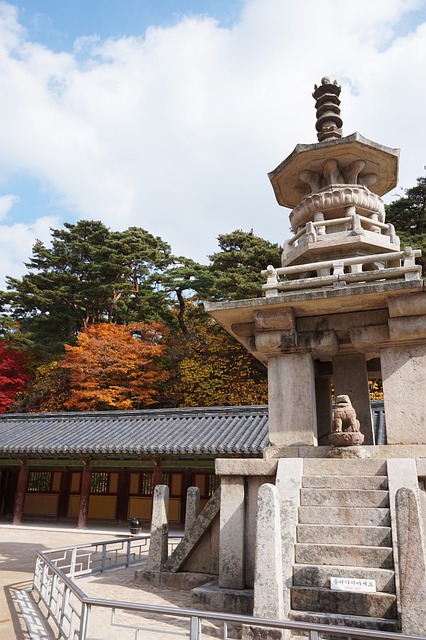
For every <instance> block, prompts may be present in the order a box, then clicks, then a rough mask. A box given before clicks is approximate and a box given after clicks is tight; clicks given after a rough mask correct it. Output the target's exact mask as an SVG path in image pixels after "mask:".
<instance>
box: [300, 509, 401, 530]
mask: <svg viewBox="0 0 426 640" xmlns="http://www.w3.org/2000/svg"><path fill="white" fill-rule="evenodd" d="M330 522H332V523H333V524H341V525H355V526H373V527H380V526H383V527H389V525H390V514H389V509H373V508H371V509H365V508H362V507H355V508H350V507H316V508H315V509H312V507H300V509H299V523H300V524H329V523H330Z"/></svg>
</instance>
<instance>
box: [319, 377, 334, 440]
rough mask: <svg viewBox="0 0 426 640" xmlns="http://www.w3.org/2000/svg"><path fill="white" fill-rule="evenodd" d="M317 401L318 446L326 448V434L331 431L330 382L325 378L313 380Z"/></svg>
mask: <svg viewBox="0 0 426 640" xmlns="http://www.w3.org/2000/svg"><path fill="white" fill-rule="evenodd" d="M315 396H316V401H317V429H318V444H319V445H323V446H328V444H329V442H328V434H329V433H330V430H331V389H330V380H329V378H327V377H325V376H317V377H316V379H315Z"/></svg>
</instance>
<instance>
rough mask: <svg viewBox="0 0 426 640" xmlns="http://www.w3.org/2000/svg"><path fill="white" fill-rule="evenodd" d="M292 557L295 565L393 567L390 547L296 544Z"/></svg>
mask: <svg viewBox="0 0 426 640" xmlns="http://www.w3.org/2000/svg"><path fill="white" fill-rule="evenodd" d="M294 555H295V562H296V563H297V564H317V565H329V564H333V565H336V564H337V565H345V566H348V567H374V568H380V569H393V567H394V564H393V553H392V548H391V547H362V546H358V547H354V546H351V545H343V544H300V543H297V544H295V545H294Z"/></svg>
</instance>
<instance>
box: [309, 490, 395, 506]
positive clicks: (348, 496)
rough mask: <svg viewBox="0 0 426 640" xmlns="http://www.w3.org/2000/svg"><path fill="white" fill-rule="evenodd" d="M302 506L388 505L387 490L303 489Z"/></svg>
mask: <svg viewBox="0 0 426 640" xmlns="http://www.w3.org/2000/svg"><path fill="white" fill-rule="evenodd" d="M300 504H301V505H302V506H308V505H314V506H322V507H339V506H340V507H388V506H389V494H388V492H387V491H368V490H357V489H354V490H350V489H302V490H301V492H300Z"/></svg>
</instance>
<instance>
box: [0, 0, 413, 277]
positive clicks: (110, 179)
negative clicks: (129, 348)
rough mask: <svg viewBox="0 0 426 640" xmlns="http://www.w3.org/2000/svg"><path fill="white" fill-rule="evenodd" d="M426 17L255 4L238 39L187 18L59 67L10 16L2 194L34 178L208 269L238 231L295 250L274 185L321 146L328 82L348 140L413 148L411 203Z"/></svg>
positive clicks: (5, 43)
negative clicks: (323, 86) (312, 145)
mask: <svg viewBox="0 0 426 640" xmlns="http://www.w3.org/2000/svg"><path fill="white" fill-rule="evenodd" d="M425 6H426V5H425V2H424V0H376V2H374V3H372V2H371V0H359V1H358V2H357V3H356V6H354V5H353V3H348V2H347V0H323V1H322V2H321V3H319V2H312V1H311V0H299V2H297V3H296V2H291V0H247V1H246V2H245V5H244V8H243V12H242V14H241V18H240V20H239V22H238V23H237V24H236V25H235V26H233V27H232V28H229V29H228V28H223V27H220V26H218V24H217V23H216V22H215V21H214V20H212V19H208V18H186V19H182V20H181V21H180V22H178V23H177V24H175V25H174V26H173V27H169V28H150V29H149V30H148V31H147V32H146V34H141V37H140V38H135V37H131V38H130V37H129V38H111V39H109V40H107V41H105V42H102V41H99V39H97V38H85V39H81V40H79V41H77V42H76V43H75V47H74V50H73V51H72V52H70V53H60V54H58V53H55V52H53V51H50V50H49V49H47V48H46V47H43V46H40V45H38V44H37V43H34V42H31V41H30V40H28V39H27V36H26V34H25V31H24V30H23V29H22V27H21V26H20V24H19V16H18V14H17V13H16V10H15V9H14V8H13V7H12V6H11V5H8V4H6V3H0V93H1V95H2V99H1V101H0V123H1V126H0V179H1V180H2V182H3V184H5V185H6V184H7V180H8V179H9V178H11V177H15V178H16V176H17V175H21V174H22V175H26V176H30V177H31V178H32V179H33V180H34V179H35V180H38V181H40V184H43V186H44V188H45V189H47V191H48V192H49V193H50V194H51V196H52V198H53V199H54V202H56V203H57V204H58V205H61V206H62V207H65V208H66V210H67V212H68V213H67V214H66V215H65V219H66V220H67V221H71V222H72V221H75V220H76V219H78V218H85V219H101V220H103V222H104V223H105V224H107V225H108V226H110V227H111V228H113V229H123V228H127V227H128V226H131V225H135V226H141V227H144V228H145V229H148V230H149V231H151V232H152V233H154V234H155V235H160V236H161V237H162V238H163V239H164V240H166V241H168V242H169V243H171V244H172V247H173V250H174V252H175V253H178V254H184V255H186V256H188V257H192V258H194V259H197V260H200V261H205V257H206V255H207V254H209V253H212V252H213V251H215V250H216V248H217V243H216V237H217V235H218V234H220V233H226V232H228V231H232V230H234V229H236V228H243V229H245V230H249V229H251V228H253V229H254V232H255V233H257V234H258V235H261V236H263V237H265V238H268V239H269V240H271V241H274V242H282V241H283V240H284V238H285V237H288V228H289V224H288V218H287V216H288V211H286V210H283V209H280V208H279V207H278V205H277V204H276V203H275V201H274V196H273V192H272V188H271V186H270V184H269V181H268V179H267V176H266V173H267V171H269V170H271V169H273V168H274V167H275V166H276V165H277V164H279V162H281V160H283V159H284V157H286V156H287V155H288V154H289V153H290V152H291V151H292V150H293V148H294V146H295V145H296V144H297V143H298V142H314V141H315V131H314V123H315V110H314V102H313V99H312V98H311V96H310V93H311V91H312V88H313V84H314V83H318V82H319V81H320V79H321V77H322V76H324V75H330V76H331V77H333V78H337V79H338V80H339V82H341V83H342V84H343V91H342V96H341V98H342V115H343V120H344V132H345V133H346V134H349V133H352V132H353V131H355V130H358V131H360V132H361V133H362V134H363V135H365V136H366V137H370V138H371V139H373V140H375V141H377V142H380V143H383V144H385V145H388V146H391V147H397V146H398V147H401V149H402V155H401V158H402V160H401V171H400V174H401V183H402V185H403V186H404V187H408V186H411V185H412V184H414V183H415V178H416V177H417V176H418V175H420V174H421V173H422V172H423V166H424V164H426V159H425V156H424V149H425V148H426V129H425V128H424V127H422V121H423V118H424V115H423V114H424V112H425V111H426V85H425V83H424V82H422V80H421V79H422V78H423V75H424V69H425V68H426V37H425V36H426V15H423V24H419V26H418V29H417V31H412V32H408V33H406V32H405V35H402V36H401V35H399V34H400V29H399V27H400V25H401V20H402V19H403V18H404V15H405V14H406V13H407V12H409V11H412V10H414V9H423V10H424V9H425ZM37 224H38V223H37ZM49 225H50V226H54V225H52V224H50V223H49ZM8 228H9V229H10V230H11V231H12V230H13V229H15V232H17V231H18V227H17V226H16V225H12V226H10V227H8ZM6 229H7V228H6V226H3V228H2V233H3V234H4V233H6ZM19 229H21V228H20V227H19ZM20 232H21V233H24V235H25V237H27V234H30V233H31V232H34V233H35V229H31V226H30V225H28V226H26V227H25V231H24V230H23V229H21V231H20ZM2 238H3V236H2ZM2 242H3V241H2ZM3 250H4V251H6V253H8V255H9V259H8V260H9V261H8V260H6V261H4V262H3V264H4V265H5V267H4V269H5V271H4V273H9V274H11V270H12V269H13V271H14V272H16V269H17V267H13V265H14V256H13V254H12V251H11V250H10V249H9V248H8V245H6V244H5V243H4V246H3ZM29 255H30V252H28V253H27V255H26V256H25V257H24V260H26V259H28V257H29ZM2 269H3V267H2Z"/></svg>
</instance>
